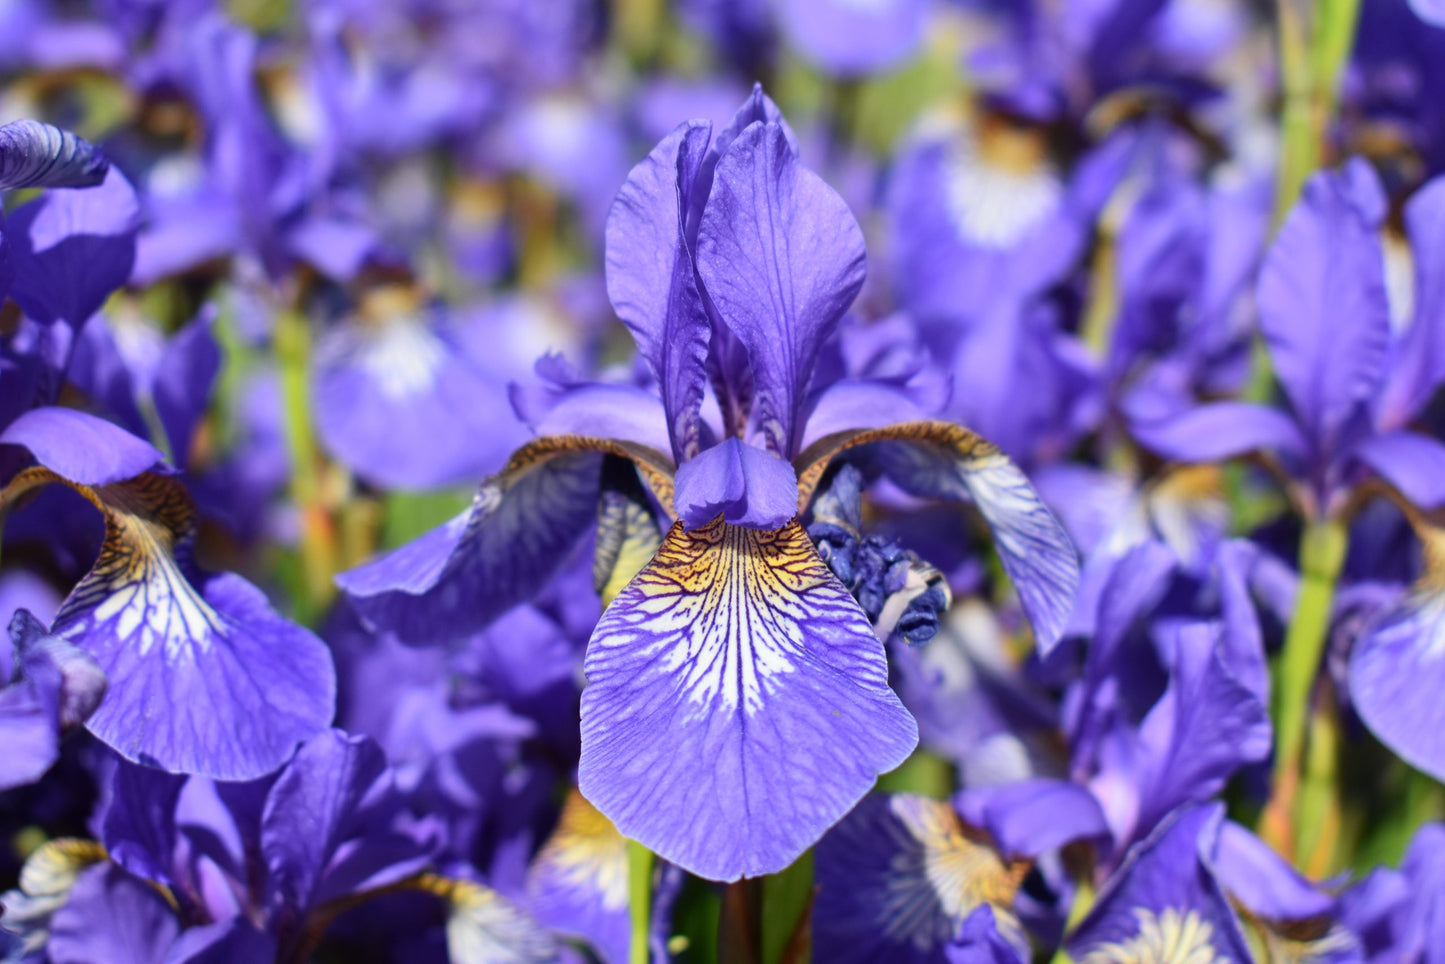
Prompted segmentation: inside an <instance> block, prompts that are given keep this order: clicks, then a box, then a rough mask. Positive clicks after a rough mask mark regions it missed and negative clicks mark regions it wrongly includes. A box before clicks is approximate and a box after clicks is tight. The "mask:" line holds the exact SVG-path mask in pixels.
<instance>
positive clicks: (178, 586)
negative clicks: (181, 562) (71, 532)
mask: <svg viewBox="0 0 1445 964" xmlns="http://www.w3.org/2000/svg"><path fill="white" fill-rule="evenodd" d="M111 524H112V525H113V526H114V527H115V530H116V531H115V533H114V535H113V536H112V537H108V538H107V547H106V549H105V550H103V551H102V555H101V559H100V560H99V561H98V562H97V564H96V569H95V571H94V573H93V575H94V576H95V577H97V578H96V580H95V582H94V584H93V585H88V586H85V587H84V588H83V589H81V588H80V587H77V595H75V596H73V597H72V598H71V599H70V600H69V601H67V603H66V609H67V610H69V611H83V610H85V609H86V608H90V612H89V613H88V614H87V615H86V617H85V618H84V619H82V620H80V621H79V622H77V623H74V624H72V625H70V626H68V627H67V628H66V629H65V630H64V631H63V632H62V633H61V635H63V636H64V637H66V638H71V639H73V638H75V637H77V636H81V635H84V634H86V633H89V632H93V631H94V630H95V629H96V628H97V627H100V626H104V625H106V624H109V625H110V627H111V628H112V630H113V632H114V634H115V636H117V637H118V638H120V639H123V640H126V642H127V644H128V645H130V646H132V647H134V648H135V651H136V653H137V654H138V655H140V656H145V655H147V654H149V653H150V652H151V651H152V650H154V649H156V648H160V650H161V652H162V653H163V654H164V656H165V659H166V660H167V661H168V662H171V663H174V662H177V661H178V660H181V659H183V658H185V657H187V656H188V655H190V654H191V653H193V652H194V651H199V652H201V653H206V652H209V651H210V648H211V645H212V637H213V636H214V635H215V634H219V633H222V632H224V621H223V620H222V619H221V617H220V615H219V614H218V613H217V612H216V611H215V610H214V609H212V608H211V606H210V604H209V603H207V602H206V601H205V600H204V599H203V598H201V594H200V593H199V592H197V590H196V588H195V587H194V586H192V585H191V583H190V582H189V581H188V580H187V579H186V577H185V576H184V575H182V574H181V571H180V568H179V567H178V566H177V565H176V561H175V559H174V558H172V556H171V553H170V547H169V546H170V537H169V535H168V534H163V533H162V532H161V530H160V529H159V528H158V527H157V526H156V525H155V524H153V523H150V522H147V521H145V520H143V519H140V518H137V517H136V516H132V515H128V514H125V512H124V509H123V507H122V508H119V509H117V511H114V512H112V517H111Z"/></svg>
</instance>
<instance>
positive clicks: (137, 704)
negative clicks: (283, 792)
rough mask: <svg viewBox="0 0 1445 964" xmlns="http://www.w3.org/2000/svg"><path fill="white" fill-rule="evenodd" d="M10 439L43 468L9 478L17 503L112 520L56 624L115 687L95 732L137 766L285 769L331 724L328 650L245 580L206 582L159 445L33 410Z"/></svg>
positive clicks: (229, 772) (205, 770) (243, 771)
mask: <svg viewBox="0 0 1445 964" xmlns="http://www.w3.org/2000/svg"><path fill="white" fill-rule="evenodd" d="M0 443H5V444H8V445H13V446H20V447H23V448H24V449H26V450H28V451H29V453H30V454H31V455H32V456H33V457H34V458H35V460H36V461H37V462H38V463H39V465H38V466H36V467H34V468H31V469H27V470H24V471H23V472H21V473H20V474H19V475H18V476H16V477H15V479H14V480H12V481H11V482H10V484H9V485H8V486H7V488H6V489H5V492H4V497H5V500H6V501H7V502H10V501H13V500H14V499H16V498H18V497H19V496H21V495H23V494H25V493H26V492H28V491H30V490H32V489H35V488H37V487H40V486H43V485H46V484H49V483H61V484H64V485H67V486H69V487H71V488H72V489H74V490H75V491H77V492H79V493H80V494H81V495H82V496H83V497H85V498H86V499H87V500H88V501H90V502H91V504H93V505H94V506H95V507H96V508H97V509H98V510H99V511H100V512H101V514H102V516H103V517H104V519H105V524H106V537H105V542H104V545H103V546H102V548H101V551H100V555H99V557H98V558H97V559H96V561H95V564H94V565H93V566H92V567H91V569H90V571H89V572H88V573H87V574H86V576H85V577H84V578H83V579H82V580H81V581H80V583H79V584H78V585H77V586H76V587H75V588H74V589H73V590H72V591H71V593H70V595H69V596H68V597H67V598H66V601H65V603H64V604H63V605H62V607H61V610H60V613H59V615H58V616H57V617H56V622H55V627H54V632H55V633H56V635H58V636H61V637H63V638H65V639H66V640H68V641H70V642H72V643H74V644H75V645H77V646H79V647H81V648H82V649H84V650H85V651H86V652H88V653H89V654H90V655H91V656H92V657H94V658H95V660H96V662H97V663H99V664H100V666H101V668H102V670H104V672H105V675H106V677H107V678H108V679H109V681H110V689H109V691H108V693H107V696H106V699H105V700H104V701H103V702H102V703H101V705H100V707H99V708H98V709H97V710H96V712H95V714H94V715H92V716H91V717H90V719H89V720H88V721H87V724H86V726H87V728H89V729H90V730H91V732H92V733H94V734H96V735H97V736H99V737H100V738H101V739H102V740H104V741H105V742H106V743H108V744H109V745H111V746H112V747H114V748H116V749H117V750H118V751H119V752H120V753H121V754H122V755H123V756H125V757H127V758H128V759H132V760H136V761H138V762H144V763H147V764H149V765H152V766H157V767H160V768H163V769H169V770H174V771H178V772H186V773H202V774H206V775H215V776H218V777H222V778H229V779H249V778H253V777H257V776H261V775H263V774H265V773H269V772H271V771H273V770H275V769H276V768H277V767H278V766H280V764H281V763H282V762H283V761H284V760H285V759H286V758H287V757H288V756H289V755H290V754H291V752H292V750H293V749H294V748H295V746H296V744H297V743H298V742H300V741H301V740H303V739H305V738H307V737H308V736H311V735H312V734H314V733H316V732H317V731H319V730H321V729H322V728H323V727H325V726H326V725H327V724H328V723H329V722H330V721H331V716H332V713H333V711H334V700H335V695H334V694H335V679H334V671H333V668H332V665H331V658H330V654H329V653H328V652H327V651H326V647H325V645H324V644H323V643H322V642H321V641H320V640H319V639H317V638H316V637H315V636H313V635H312V634H311V633H310V632H308V631H307V630H305V629H303V628H301V627H300V626H297V625H295V624H293V623H290V622H288V621H286V620H285V619H282V618H281V617H280V616H278V615H277V614H276V613H275V612H274V611H273V610H272V609H271V607H270V605H269V604H268V603H267V601H266V598H265V596H264V595H262V593H261V592H260V590H258V589H256V588H255V587H254V586H252V585H251V584H250V583H248V582H246V581H245V580H244V579H242V578H241V577H240V576H237V575H234V574H231V573H225V574H222V575H219V576H210V577H204V576H201V575H200V573H199V572H198V571H197V570H196V569H195V567H194V563H193V562H192V560H191V544H192V540H193V539H194V511H193V508H192V506H191V503H190V499H189V497H188V496H187V495H186V493H185V491H184V489H183V488H182V487H181V486H180V484H179V483H178V482H176V481H175V480H174V478H171V477H169V470H168V469H167V468H166V467H165V466H164V465H163V464H162V459H161V456H160V453H159V452H157V451H156V450H155V448H154V447H152V446H151V445H149V444H147V443H145V442H142V441H141V440H140V439H137V438H135V437H134V436H132V435H130V434H129V433H127V432H125V431H123V430H121V429H119V428H116V427H115V426H113V425H111V424H110V423H109V422H105V421H102V420H101V419H98V418H96V417H94V416H90V415H86V414H84V413H81V412H77V411H73V410H69V409H59V408H42V409H35V410H34V411H31V412H29V413H27V414H26V415H24V416H22V417H21V418H20V419H18V420H17V421H16V422H14V423H13V424H12V425H11V426H10V427H9V428H8V429H6V431H5V432H4V434H3V435H0Z"/></svg>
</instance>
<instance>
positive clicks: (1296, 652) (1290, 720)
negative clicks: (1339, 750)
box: [1274, 520, 1349, 777]
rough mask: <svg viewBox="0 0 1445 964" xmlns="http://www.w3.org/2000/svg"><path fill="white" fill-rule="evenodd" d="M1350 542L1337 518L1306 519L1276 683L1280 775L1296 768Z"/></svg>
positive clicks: (1276, 757) (1276, 764) (1276, 771)
mask: <svg viewBox="0 0 1445 964" xmlns="http://www.w3.org/2000/svg"><path fill="white" fill-rule="evenodd" d="M1348 542H1349V535H1348V533H1347V531H1346V529H1345V526H1344V524H1343V523H1342V522H1338V521H1333V520H1330V521H1325V522H1311V523H1308V524H1307V525H1306V526H1305V531H1304V534H1303V536H1302V537H1301V538H1300V560H1299V562H1300V584H1299V595H1298V596H1297V597H1296V598H1295V606H1294V617H1293V618H1292V619H1291V620H1290V625H1289V630H1288V631H1287V632H1286V633H1285V637H1284V651H1283V653H1282V654H1281V656H1280V666H1279V673H1278V674H1277V676H1276V685H1275V700H1274V710H1275V719H1274V726H1275V733H1276V735H1277V741H1278V742H1277V743H1276V748H1277V752H1276V755H1275V761H1274V772H1275V776H1276V777H1278V776H1279V775H1280V774H1281V773H1282V772H1283V771H1284V770H1285V768H1287V767H1291V766H1293V767H1296V768H1297V767H1298V765H1299V763H1300V751H1301V749H1302V747H1303V745H1304V735H1305V728H1306V724H1307V722H1308V718H1309V703H1310V694H1311V693H1312V692H1313V690H1314V683H1315V679H1316V677H1317V676H1318V675H1319V668H1320V660H1321V658H1323V656H1324V650H1325V638H1326V636H1327V635H1328V631H1329V627H1330V609H1331V606H1332V605H1333V603H1334V596H1335V583H1336V582H1337V581H1338V579H1339V576H1340V567H1341V566H1343V565H1344V562H1345V549H1346V547H1347V545H1348ZM1295 772H1296V773H1298V772H1299V771H1298V769H1296V770H1295Z"/></svg>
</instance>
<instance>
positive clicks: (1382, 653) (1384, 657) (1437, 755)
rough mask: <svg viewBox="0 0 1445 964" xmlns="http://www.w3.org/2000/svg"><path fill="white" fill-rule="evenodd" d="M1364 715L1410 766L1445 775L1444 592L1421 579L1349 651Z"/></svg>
mask: <svg viewBox="0 0 1445 964" xmlns="http://www.w3.org/2000/svg"><path fill="white" fill-rule="evenodd" d="M1349 680H1350V700H1351V702H1353V703H1354V705H1355V710H1356V712H1358V713H1359V714H1360V719H1362V720H1364V722H1365V725H1366V726H1367V727H1369V728H1370V732H1372V733H1374V734H1375V736H1377V737H1379V739H1380V742H1382V743H1384V744H1385V745H1386V746H1388V747H1389V748H1390V749H1391V750H1393V751H1395V753H1397V754H1399V755H1400V756H1401V757H1402V758H1403V759H1404V760H1405V761H1406V762H1407V763H1409V764H1410V765H1411V766H1414V767H1417V768H1419V769H1421V770H1423V771H1425V772H1426V773H1428V774H1430V775H1431V776H1433V777H1435V778H1436V779H1437V780H1441V779H1445V702H1442V701H1441V700H1440V699H1438V698H1437V695H1438V694H1439V692H1440V687H1441V686H1445V592H1442V591H1441V589H1440V588H1439V586H1438V584H1437V583H1436V582H1434V581H1433V579H1432V581H1431V582H1428V583H1422V584H1421V585H1419V586H1417V587H1416V588H1415V589H1414V590H1413V591H1412V592H1411V593H1410V594H1409V595H1408V596H1406V597H1405V599H1403V600H1402V601H1401V602H1400V604H1399V605H1398V606H1396V607H1395V608H1394V609H1392V610H1390V611H1388V612H1386V613H1384V614H1382V615H1381V616H1380V617H1379V618H1378V619H1377V620H1376V621H1375V622H1374V623H1373V625H1371V626H1370V627H1369V628H1368V629H1366V630H1365V632H1364V634H1363V635H1361V637H1360V638H1359V639H1358V640H1356V642H1355V646H1354V649H1353V650H1352V651H1351V653H1350V669H1349Z"/></svg>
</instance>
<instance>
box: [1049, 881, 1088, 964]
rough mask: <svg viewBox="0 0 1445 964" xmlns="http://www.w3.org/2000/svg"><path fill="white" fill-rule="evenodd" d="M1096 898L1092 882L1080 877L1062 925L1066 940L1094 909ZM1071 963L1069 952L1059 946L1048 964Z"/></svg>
mask: <svg viewBox="0 0 1445 964" xmlns="http://www.w3.org/2000/svg"><path fill="white" fill-rule="evenodd" d="M1097 897H1098V894H1097V893H1095V892H1094V885H1093V882H1092V881H1090V880H1089V878H1088V876H1087V875H1084V876H1082V877H1080V878H1079V882H1078V884H1077V885H1076V888H1075V890H1074V903H1073V905H1072V906H1071V907H1070V908H1069V919H1068V921H1067V922H1066V923H1065V924H1064V936H1065V938H1066V939H1067V937H1068V935H1070V934H1072V933H1073V932H1074V930H1075V929H1076V928H1078V926H1079V925H1080V924H1081V923H1083V920H1084V918H1085V917H1087V916H1089V911H1091V910H1093V909H1094V901H1095V899H1097ZM1073 961H1074V959H1073V958H1072V957H1070V956H1069V952H1068V951H1067V950H1065V949H1064V946H1063V945H1062V944H1061V945H1059V949H1058V951H1057V952H1056V953H1055V954H1054V956H1053V957H1052V958H1050V959H1049V964H1073Z"/></svg>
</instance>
